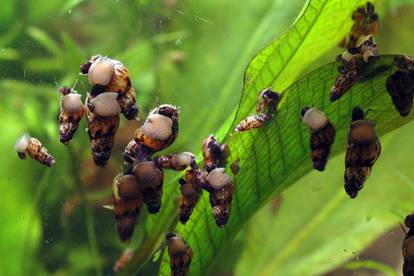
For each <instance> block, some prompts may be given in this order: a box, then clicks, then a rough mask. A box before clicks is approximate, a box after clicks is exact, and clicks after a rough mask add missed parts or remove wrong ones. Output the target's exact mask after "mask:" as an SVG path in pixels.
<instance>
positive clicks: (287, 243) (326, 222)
mask: <svg viewBox="0 0 414 276" xmlns="http://www.w3.org/2000/svg"><path fill="white" fill-rule="evenodd" d="M413 134H414V124H413V123H409V124H407V125H405V126H403V127H401V128H400V129H398V130H397V131H393V132H392V133H389V134H387V135H385V136H384V138H382V139H381V144H382V147H383V152H382V153H381V157H380V158H379V160H378V163H376V164H375V167H374V169H373V173H372V175H371V176H370V178H369V180H368V181H367V183H366V185H365V187H364V189H363V190H362V191H361V194H360V195H359V196H358V197H357V199H356V200H350V199H349V198H348V197H347V196H346V195H345V193H344V189H343V179H342V175H343V172H344V158H345V157H344V154H340V155H338V156H336V157H335V158H332V160H330V161H329V163H328V166H327V168H326V171H325V172H324V173H319V172H316V171H314V172H311V173H309V174H308V175H306V176H305V177H304V178H302V179H300V180H299V181H298V182H296V183H295V184H294V185H293V186H292V187H290V188H289V189H287V190H286V191H284V192H283V193H282V194H280V195H279V196H278V197H280V203H279V204H278V205H277V207H276V208H275V205H274V204H273V201H272V202H270V204H269V205H267V206H265V207H264V208H263V209H262V210H261V211H260V212H258V213H257V214H255V215H254V216H253V218H252V219H251V220H250V221H249V222H248V224H247V227H246V228H245V229H246V232H245V233H244V236H245V239H244V247H243V252H242V254H241V258H240V259H239V260H238V262H237V268H236V273H235V274H236V275H303V274H306V275H320V274H323V273H325V272H328V271H329V270H330V269H333V268H335V267H337V266H338V265H340V264H342V263H343V262H345V261H346V260H349V259H355V258H358V257H357V256H358V255H359V253H361V251H362V250H363V249H364V248H365V247H366V246H368V245H369V244H371V243H372V242H373V241H375V240H376V239H377V238H378V237H379V236H381V235H382V234H384V233H386V232H388V231H389V230H390V229H391V228H393V227H396V226H398V223H400V222H401V221H403V220H404V217H405V215H404V214H408V213H410V212H411V211H412V210H411V206H410V205H409V204H404V203H408V202H413V200H414V194H413V193H412V191H413V189H412V187H411V186H410V185H412V181H413V180H414V172H413V170H412V166H411V164H410V163H409V162H407V159H406V157H407V156H411V155H412V154H414V148H413V147H411V144H410V140H411V138H410V137H412V135H413ZM396 145H398V146H396ZM406 179H408V181H407V180H406ZM410 182H411V183H410ZM396 214H398V215H396ZM399 214H402V216H400V215H399ZM397 231H402V230H400V229H399V227H398V228H397ZM401 244H402V240H401V243H396V244H395V245H394V246H395V248H393V249H390V250H393V251H392V252H398V251H400V250H401ZM361 261H363V260H359V261H358V259H356V262H355V265H354V266H353V267H356V266H357V264H360V263H361Z"/></svg>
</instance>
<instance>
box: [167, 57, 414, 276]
mask: <svg viewBox="0 0 414 276" xmlns="http://www.w3.org/2000/svg"><path fill="white" fill-rule="evenodd" d="M393 59H394V56H382V57H380V58H378V59H377V60H376V61H375V62H373V63H371V64H369V65H368V66H366V67H365V68H364V70H363V71H362V72H361V76H360V77H361V79H360V81H359V82H358V83H357V84H356V85H355V86H354V87H353V88H352V89H351V90H350V91H348V92H347V93H346V94H345V95H344V96H343V97H342V98H341V100H339V101H337V102H335V103H331V102H330V101H329V94H330V89H329V88H330V87H331V85H332V84H333V83H334V81H335V79H336V77H337V75H338V72H337V67H338V66H339V63H337V62H334V63H330V64H327V65H325V66H322V67H320V68H319V69H317V70H315V71H313V72H311V73H310V74H308V75H306V76H305V77H304V78H302V79H301V80H299V81H297V82H295V83H294V84H292V85H291V86H290V87H289V88H288V89H286V90H285V91H283V94H282V101H281V103H280V105H279V108H278V111H277V114H276V116H275V118H274V119H273V120H272V121H270V123H269V124H268V125H267V126H265V127H263V128H261V129H258V130H253V131H250V132H247V133H236V134H233V135H232V136H229V137H230V138H229V139H228V140H227V143H228V145H229V148H230V151H231V155H230V158H229V163H231V162H232V161H234V160H236V159H237V158H240V167H241V169H240V172H239V174H238V175H237V176H235V177H234V180H235V186H236V192H235V194H234V196H233V204H232V206H233V207H232V214H231V217H230V220H229V222H228V223H227V225H226V227H224V228H223V229H219V228H218V227H217V226H216V225H215V222H214V220H213V218H212V216H211V214H210V212H211V207H210V206H209V205H210V204H209V201H208V196H207V194H204V196H203V197H202V199H201V200H200V202H199V203H198V205H197V208H196V210H195V212H194V213H193V215H192V217H191V219H190V220H189V221H188V223H187V224H186V225H185V226H182V225H178V226H177V228H176V231H177V232H178V233H180V234H181V235H182V236H183V237H184V239H185V240H186V241H187V242H188V243H189V244H190V246H192V248H193V251H194V258H193V263H192V264H191V267H190V271H191V272H192V273H194V274H195V275H198V274H200V273H201V272H202V271H204V272H205V271H208V269H209V265H210V264H211V263H212V261H213V260H214V258H215V257H217V256H219V253H220V250H222V249H223V248H224V245H225V244H226V243H227V242H230V241H231V240H232V239H233V238H234V237H235V235H236V234H237V232H238V231H239V230H240V229H241V227H242V226H243V225H244V224H245V223H246V222H247V221H248V219H250V217H251V216H252V215H253V214H254V213H255V212H256V211H257V210H258V209H260V207H262V206H263V205H264V204H265V203H267V202H268V201H269V200H270V198H271V196H272V195H276V194H278V193H280V192H281V191H283V190H284V189H286V188H287V187H288V186H290V185H292V184H293V183H294V182H295V181H297V180H298V179H300V178H301V177H302V176H304V175H305V174H306V173H308V172H309V171H310V170H311V168H312V163H311V160H310V147H309V130H308V129H307V127H306V126H305V125H304V124H303V123H302V122H301V120H300V115H299V114H300V110H301V108H302V106H304V105H312V106H318V107H319V108H320V109H321V110H323V111H324V112H325V113H326V114H327V116H328V117H329V118H330V121H331V122H332V123H333V124H334V125H335V127H336V134H337V135H336V139H335V143H334V144H333V146H332V151H333V152H332V156H334V155H336V154H338V153H340V152H343V151H344V150H345V138H346V135H347V131H348V127H349V122H350V117H351V112H352V109H353V107H355V106H360V107H361V108H362V109H363V110H367V109H372V110H374V111H373V112H372V113H371V114H370V115H369V117H370V119H372V120H374V121H376V122H377V125H376V130H377V133H378V134H379V135H380V136H381V135H383V134H385V133H387V132H389V131H391V130H394V129H396V128H398V127H399V126H401V125H403V124H405V123H407V122H409V121H410V120H412V119H413V118H414V117H413V115H410V116H408V117H406V118H401V117H400V115H399V114H398V112H396V110H395V108H394V106H393V104H392V103H391V100H390V97H389V95H388V93H387V91H386V88H385V80H386V78H387V77H388V76H389V75H390V74H391V73H392V72H393V70H395V68H394V66H393ZM374 171H375V168H374ZM342 177H343V173H341V174H339V175H338V179H342ZM369 183H370V182H369V180H368V181H367V186H368V185H369ZM364 192H365V191H364V190H363V191H362V193H364ZM341 198H344V199H346V198H347V195H346V194H345V192H344V191H342V192H338V194H337V195H336V199H337V200H336V201H334V202H331V204H328V205H327V206H326V208H327V210H325V211H329V210H330V209H332V208H334V207H335V206H336V204H337V202H338V201H340V199H341ZM303 207H304V208H305V209H306V202H304V203H303ZM315 216H317V218H319V219H323V218H324V216H325V214H324V213H321V214H315ZM197 253H198V254H197ZM288 253H289V251H288ZM167 274H169V265H168V257H167V256H165V254H164V258H163V264H162V266H161V275H167Z"/></svg>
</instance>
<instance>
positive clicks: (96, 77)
mask: <svg viewBox="0 0 414 276" xmlns="http://www.w3.org/2000/svg"><path fill="white" fill-rule="evenodd" d="M114 71H115V69H114V66H113V62H112V60H111V59H109V58H106V57H102V56H100V57H98V58H97V59H96V60H95V61H94V62H93V63H92V65H91V67H90V68H89V71H88V80H89V83H90V84H92V85H96V84H99V85H102V86H106V85H108V84H109V83H110V82H111V80H112V77H113V75H114Z"/></svg>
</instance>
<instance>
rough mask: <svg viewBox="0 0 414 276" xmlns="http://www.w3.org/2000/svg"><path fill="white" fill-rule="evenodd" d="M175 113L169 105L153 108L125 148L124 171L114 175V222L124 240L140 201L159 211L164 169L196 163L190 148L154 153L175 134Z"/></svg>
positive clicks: (175, 135) (140, 203)
mask: <svg viewBox="0 0 414 276" xmlns="http://www.w3.org/2000/svg"><path fill="white" fill-rule="evenodd" d="M178 113H179V112H178V109H177V108H176V107H174V106H172V105H161V106H159V107H157V108H155V109H154V110H153V111H151V113H150V114H149V115H148V117H147V119H146V121H145V122H144V124H143V125H142V126H141V127H140V128H139V129H138V130H137V131H136V133H135V136H134V139H132V140H131V142H130V143H129V144H128V145H127V146H126V148H125V151H124V161H125V165H126V166H125V169H124V172H122V173H121V174H119V175H118V176H117V177H115V180H114V184H113V190H112V195H113V198H114V212H115V218H116V226H117V229H118V233H119V236H120V238H121V240H123V241H128V240H129V239H130V238H131V236H132V234H133V231H134V228H135V223H136V219H137V217H138V215H139V211H140V209H141V206H142V204H143V203H144V204H145V205H146V206H147V210H148V212H149V213H151V214H155V213H158V212H159V210H160V208H161V197H162V190H163V180H164V171H163V170H164V169H172V170H176V171H182V170H185V169H186V168H187V167H188V166H194V164H195V156H194V155H193V154H192V153H190V152H183V153H178V154H170V155H167V156H158V157H153V155H154V154H155V153H156V152H158V151H161V150H164V149H166V148H167V147H169V146H170V145H171V144H172V143H173V142H174V141H175V139H176V138H177V135H178Z"/></svg>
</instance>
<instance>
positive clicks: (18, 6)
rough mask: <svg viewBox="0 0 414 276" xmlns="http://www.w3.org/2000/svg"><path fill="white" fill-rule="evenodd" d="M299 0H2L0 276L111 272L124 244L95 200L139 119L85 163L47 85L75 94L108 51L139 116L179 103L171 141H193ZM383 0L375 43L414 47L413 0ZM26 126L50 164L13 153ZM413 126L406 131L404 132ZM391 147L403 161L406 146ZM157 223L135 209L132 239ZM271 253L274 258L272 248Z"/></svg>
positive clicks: (102, 197)
mask: <svg viewBox="0 0 414 276" xmlns="http://www.w3.org/2000/svg"><path fill="white" fill-rule="evenodd" d="M304 2H305V1H304V0H292V1H283V0H263V1H257V0H246V1H243V3H242V4H241V3H240V1H237V0H225V1H223V0H209V1H191V0H181V1H180V0H164V1H161V0H158V1H148V0H103V1H98V0H94V1H82V0H53V1H52V0H37V1H28V0H2V1H0V100H1V102H0V111H1V115H0V119H1V120H0V129H2V130H3V134H2V135H0V152H1V153H2V156H3V157H2V159H1V160H2V161H1V162H0V188H1V189H2V191H3V193H2V196H1V200H0V207H1V210H2V212H1V213H0V221H1V222H3V227H2V228H1V229H0V239H1V242H0V254H1V255H2V256H3V258H0V274H1V275H28V274H31V275H34V274H43V273H44V274H57V275H88V274H91V275H93V274H96V275H102V274H105V275H107V274H112V266H113V264H114V262H115V260H116V259H117V258H118V256H119V255H120V254H121V252H122V250H123V248H125V245H122V244H121V243H120V242H119V241H118V237H117V234H116V232H115V229H114V219H113V215H112V214H111V213H110V212H108V211H105V210H103V209H102V208H101V206H102V205H103V204H105V203H107V200H108V198H109V199H110V184H111V182H112V180H111V179H112V177H113V176H114V175H115V174H116V171H117V170H118V169H119V167H120V158H119V157H120V155H121V151H122V147H123V146H124V144H125V143H126V142H127V141H128V139H130V138H131V137H132V134H133V130H134V129H135V128H136V127H137V126H138V123H135V122H134V123H125V122H122V127H121V130H120V132H121V133H120V134H119V135H118V136H117V141H118V143H117V145H116V147H115V150H114V154H113V158H112V161H111V163H110V164H109V166H108V168H107V169H106V170H102V169H98V168H95V166H93V165H92V164H91V161H90V155H89V143H88V139H87V135H86V133H85V132H84V131H83V129H84V128H85V124H84V123H82V125H81V126H80V128H79V130H78V133H77V134H76V136H75V138H74V139H73V141H72V142H71V145H70V146H69V147H65V146H63V145H62V144H60V143H59V141H58V138H57V137H58V135H57V133H58V129H57V116H58V108H59V101H58V99H59V95H58V93H57V89H56V85H67V86H72V85H73V84H74V83H75V82H76V80H78V82H77V86H76V88H77V90H78V91H79V92H81V93H83V94H85V93H86V92H87V91H88V89H89V85H88V84H87V81H86V80H85V78H84V77H81V76H79V75H78V74H79V65H80V64H81V63H82V62H83V61H84V60H85V59H86V58H87V57H88V56H89V55H91V54H95V53H101V54H105V55H109V56H111V57H115V58H119V59H120V60H122V62H124V63H125V64H126V65H127V67H128V68H129V69H130V71H131V74H132V82H133V85H134V87H135V88H136V90H137V93H138V102H139V105H140V108H141V113H140V117H141V118H145V114H146V113H147V112H148V111H149V110H151V109H152V108H153V107H154V106H156V105H157V104H158V103H172V104H176V105H178V106H180V107H181V111H182V112H181V114H180V116H181V118H180V135H179V139H178V140H177V142H176V144H175V145H174V146H173V147H172V148H171V149H170V151H179V150H191V151H198V149H199V145H200V143H201V140H202V138H203V137H204V136H206V135H207V134H209V133H211V132H216V130H217V129H218V128H219V126H221V125H222V124H223V122H224V121H225V120H226V119H227V118H228V117H229V115H230V113H232V112H233V110H234V108H235V107H236V105H237V102H238V101H239V98H240V91H241V89H242V76H243V69H244V68H245V67H246V66H247V64H248V62H249V60H250V59H251V58H252V57H253V56H254V54H255V53H256V52H258V50H259V49H260V48H262V47H263V46H264V45H265V43H266V42H268V41H270V39H272V38H274V37H276V36H277V35H278V34H280V33H282V32H283V31H284V30H286V28H287V27H288V26H289V25H290V24H291V23H292V22H293V20H294V18H295V16H296V15H297V14H298V12H299V11H300V8H301V7H302V5H303V4H304ZM383 2H385V4H382V5H383V6H382V9H381V12H382V14H383V15H384V17H385V18H384V19H385V21H384V23H383V26H382V27H383V33H382V36H380V37H379V39H378V41H379V44H380V45H381V49H384V50H383V52H386V53H393V52H396V53H398V52H402V51H404V52H406V53H408V54H414V52H412V50H411V49H412V45H413V43H414V41H413V40H412V37H414V36H413V33H412V30H411V29H410V22H411V18H412V15H413V14H414V12H413V9H412V8H409V7H408V6H407V5H411V4H412V1H408V0H393V1H390V2H387V1H383ZM380 4H381V3H380ZM401 5H403V6H401ZM401 7H404V8H403V9H402V8H401ZM327 50H329V49H327ZM332 53H333V54H332V55H331V56H329V57H326V60H323V58H322V59H321V60H318V61H316V62H315V64H313V65H312V66H319V65H321V64H323V63H325V62H326V61H327V60H332V58H333V57H334V56H335V54H336V53H337V49H335V50H333V51H332ZM309 68H310V67H309ZM305 71H309V70H305ZM298 73H301V72H298ZM292 79H293V76H292ZM24 132H29V133H30V134H31V135H33V136H35V137H38V138H39V139H40V140H41V141H42V142H43V143H44V144H45V145H46V146H47V148H48V149H49V151H50V152H51V153H53V154H54V155H55V157H56V159H57V164H56V166H55V167H54V168H53V170H51V169H48V168H44V167H42V166H41V165H39V164H37V163H35V162H31V161H29V160H26V161H20V160H18V158H17V156H16V154H15V152H14V151H13V144H14V141H15V140H16V139H17V137H19V136H20V135H21V134H22V133H24ZM401 133H402V132H401ZM412 133H413V131H407V130H406V131H405V133H404V135H405V136H404V137H409V136H410V135H411V134H412ZM390 155H391V154H390ZM399 156H400V157H401V158H402V160H405V159H404V158H405V155H404V150H401V153H400V155H399ZM390 160H393V156H391V157H390ZM401 162H403V161H401ZM172 177H173V175H167V178H172ZM311 177H312V176H309V178H310V179H313V178H311ZM310 181H312V180H310ZM378 181H382V180H378ZM167 183H168V182H167ZM329 184H332V183H329ZM304 185H305V184H298V185H297V187H296V186H295V189H300V191H297V192H295V191H294V189H290V190H288V191H286V193H290V194H291V195H290V197H296V196H299V195H300V193H302V192H303V191H305V190H304V189H305V188H300V187H302V186H304ZM384 185H385V184H384ZM377 187H380V185H379V184H378V185H377ZM378 189H379V188H378ZM384 191H385V190H384ZM384 191H383V192H384ZM296 193H297V194H298V195H296ZM317 194H318V196H320V197H316V199H315V201H319V200H323V195H322V194H324V193H317ZM319 194H320V195H319ZM282 197H284V195H282ZM286 197H288V195H287V196H286ZM168 204H169V205H165V206H164V208H174V207H175V203H174V202H173V201H172V200H171V201H170V202H169V203H168ZM266 208H267V207H266ZM266 208H265V209H264V210H263V211H261V212H259V214H258V215H257V217H260V216H261V219H262V220H264V222H263V223H264V224H263V225H265V226H255V224H256V221H257V220H256V218H253V220H252V222H251V223H250V224H249V226H248V227H246V228H245V232H244V233H241V234H240V236H238V237H237V238H236V240H235V241H236V242H235V245H234V246H235V247H234V248H233V247H232V245H231V244H230V245H228V246H229V247H228V250H227V251H228V252H230V253H229V256H224V257H223V258H222V260H221V261H222V263H221V264H220V261H218V263H217V271H215V272H216V273H219V272H220V271H223V272H227V273H231V272H232V271H233V270H235V271H236V272H240V271H243V270H242V269H243V263H241V262H243V260H244V258H251V254H250V255H247V257H246V254H249V252H248V251H246V250H247V248H249V247H247V246H246V247H245V248H246V249H243V248H244V243H245V242H248V237H249V235H250V234H249V231H253V232H255V231H256V230H255V227H269V225H268V224H266V223H271V221H270V220H273V219H274V218H273V217H270V218H269V216H268V215H267V214H266V212H267V210H266ZM295 208H296V207H294V206H293V207H291V209H290V211H291V212H294V211H295V210H296V209H295ZM350 208H351V207H350ZM404 208H405V209H403V210H404V211H407V210H408V209H410V208H408V207H407V206H405V207H404ZM296 211H297V210H296ZM165 215H168V213H164V216H165ZM158 221H163V214H160V215H159V216H157V217H154V216H152V217H150V218H148V216H147V214H145V213H144V214H142V215H141V217H140V219H139V225H138V227H137V230H136V234H135V237H134V240H133V241H132V243H131V245H130V246H132V247H135V246H138V245H139V244H144V245H145V244H146V243H145V241H146V238H147V237H148V233H146V231H148V229H152V228H151V227H152V226H153V225H156V224H157V222H158ZM4 222H5V223H4ZM396 222H397V220H393V221H392V222H388V224H387V226H391V225H394V224H395V223H396ZM171 223H173V222H171V221H170V222H169V223H167V224H165V225H164V224H160V225H159V226H158V227H159V229H158V232H163V231H166V230H167V229H166V228H168V227H171V226H172V224H171ZM280 223H282V224H281V225H288V224H289V221H288V219H285V220H282V219H281V218H280ZM272 227H273V226H272ZM385 228H386V227H384V229H385ZM252 229H253V230H252ZM272 229H273V228H272ZM386 229H388V228H386ZM274 231H277V229H275V230H274ZM379 234H380V233H378V235H379ZM292 235H293V233H292ZM148 244H151V247H149V248H140V251H141V252H143V253H142V254H143V260H147V259H148V256H150V254H151V253H152V252H154V251H156V250H158V245H160V243H159V240H158V239H155V240H153V241H151V243H148ZM241 244H242V246H241ZM269 244H270V243H269ZM365 245H366V244H365ZM242 249H243V250H242ZM256 249H257V248H256ZM235 252H236V253H235ZM238 252H240V254H239V253H238ZM239 255H240V256H241V257H240V256H239ZM269 256H270V257H272V256H273V255H272V253H271V252H270V253H269V255H266V257H269ZM239 257H240V258H241V259H240V261H239V263H237V262H238V261H237V260H238V258H239ZM150 259H151V258H150ZM228 260H230V265H229V261H228ZM262 260H265V258H264V259H262ZM226 263H227V264H226ZM157 265H158V263H152V262H151V261H150V262H148V263H147V265H146V266H145V267H144V268H143V269H144V270H142V272H141V273H142V274H155V273H156V270H157ZM234 266H236V268H235V267H234ZM241 274H243V273H241Z"/></svg>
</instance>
